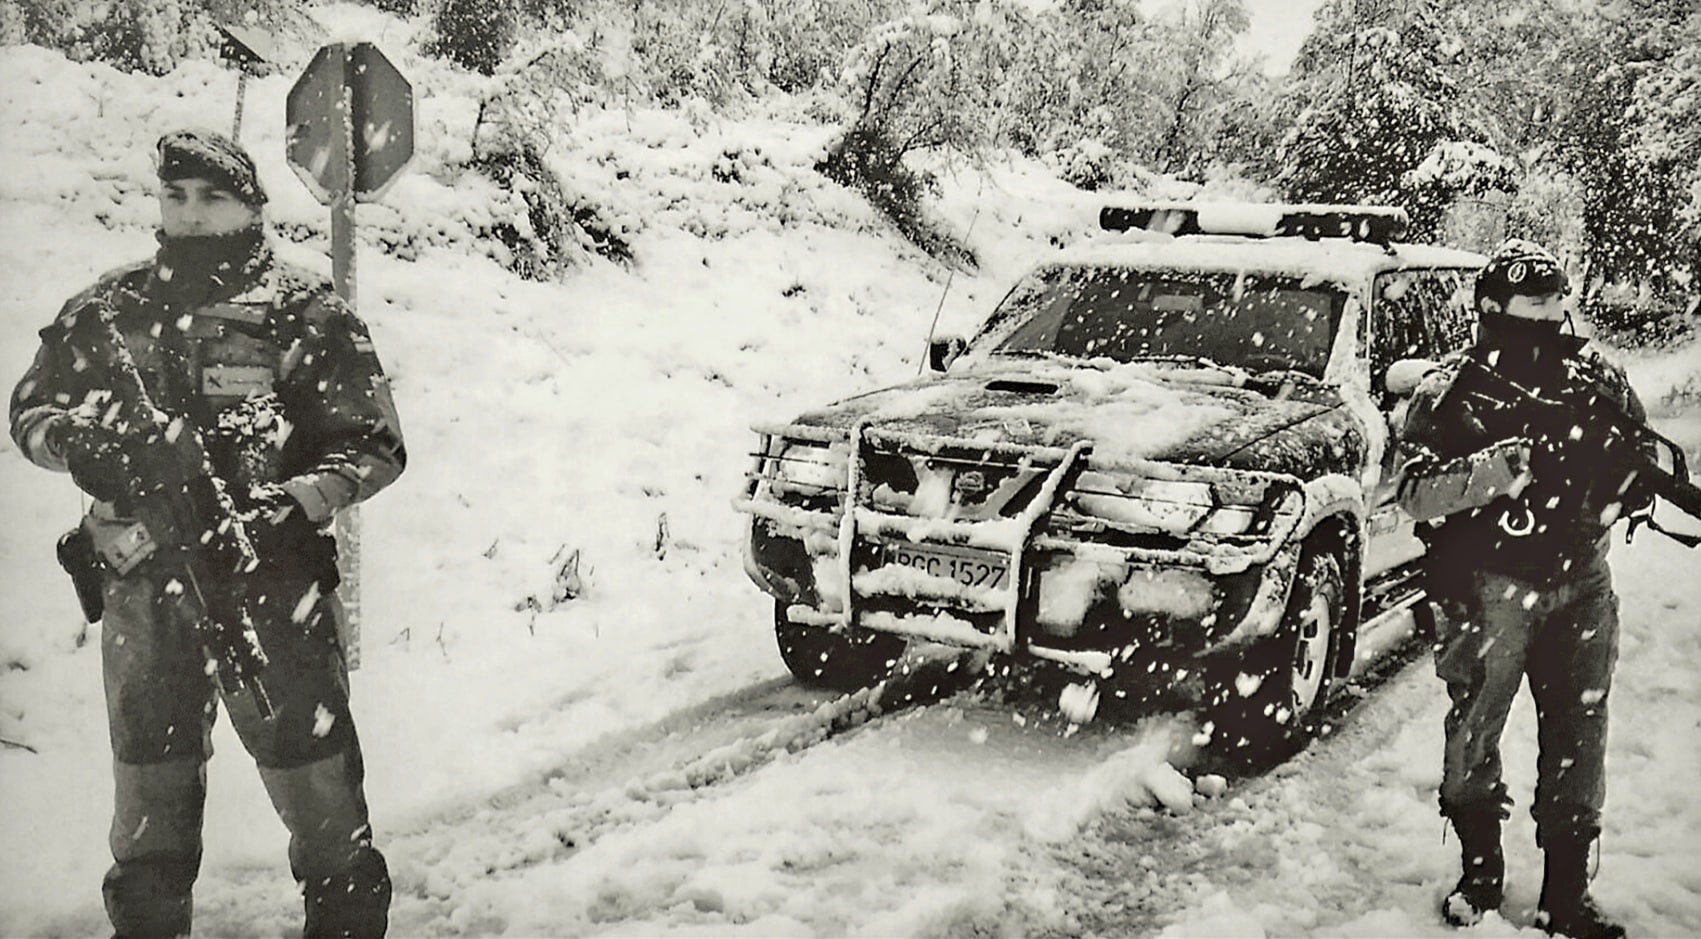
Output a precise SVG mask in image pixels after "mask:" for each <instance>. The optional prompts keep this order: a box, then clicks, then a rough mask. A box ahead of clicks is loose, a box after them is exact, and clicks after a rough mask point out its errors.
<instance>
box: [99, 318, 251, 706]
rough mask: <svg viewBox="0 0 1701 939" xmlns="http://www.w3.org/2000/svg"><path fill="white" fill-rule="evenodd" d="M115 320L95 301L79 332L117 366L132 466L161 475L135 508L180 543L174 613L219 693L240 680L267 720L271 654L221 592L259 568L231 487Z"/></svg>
mask: <svg viewBox="0 0 1701 939" xmlns="http://www.w3.org/2000/svg"><path fill="white" fill-rule="evenodd" d="M116 315H117V314H116V311H115V310H114V309H113V308H112V307H111V306H110V305H108V304H105V303H92V304H90V305H89V306H86V307H84V308H83V309H81V310H79V311H77V314H76V317H77V319H76V323H75V324H74V327H73V328H78V327H80V328H81V329H82V330H83V331H84V335H85V336H86V337H87V340H88V344H89V347H90V348H89V349H88V350H86V351H88V352H89V353H90V354H91V356H92V357H93V359H94V360H95V361H98V362H103V363H105V364H106V365H107V366H109V374H110V375H111V376H112V388H111V391H112V395H113V405H114V408H113V412H112V418H113V419H112V421H111V423H112V425H113V426H114V427H115V428H116V429H117V431H118V432H119V434H120V437H121V438H122V439H123V440H124V442H125V446H126V447H127V448H131V449H133V451H134V452H138V453H143V454H146V458H145V459H141V460H136V461H134V462H135V463H137V464H139V465H141V466H142V467H144V469H145V470H146V471H147V472H148V473H149V474H150V475H151V476H153V477H154V478H145V479H144V478H138V479H134V480H132V492H131V494H130V497H129V502H130V503H131V505H130V506H129V508H132V509H134V510H135V514H136V515H137V516H138V517H141V518H143V519H145V520H152V522H153V524H162V523H163V525H164V526H169V527H170V528H172V529H174V530H175V532H176V534H177V535H178V536H179V537H178V540H179V541H180V542H181V543H182V550H180V551H177V552H174V555H175V557H173V558H172V559H171V563H174V564H177V565H178V566H177V568H176V570H174V571H172V575H173V576H171V577H170V578H169V579H168V580H167V582H166V589H165V593H166V596H167V598H168V599H169V600H170V601H171V602H170V603H169V604H168V608H169V609H170V610H171V611H172V615H173V616H176V617H178V619H179V621H180V622H183V623H185V624H187V625H188V626H189V627H190V628H191V629H192V630H193V632H194V633H195V635H196V636H197V638H198V639H199V640H200V643H201V647H202V650H203V651H204V653H205V654H206V656H207V658H208V660H209V662H210V663H211V665H212V668H211V671H212V672H213V674H214V677H215V678H216V680H217V681H218V682H219V685H220V687H221V688H225V689H226V690H229V687H228V685H227V684H226V682H234V683H235V684H236V686H237V687H239V688H241V689H242V690H245V691H247V692H248V693H250V694H251V695H252V696H253V698H254V703H255V705H256V707H257V708H258V710H259V712H260V715H261V717H263V718H267V719H269V718H270V717H271V716H272V705H271V700H270V698H269V697H268V695H267V694H266V688H265V685H264V683H263V682H262V681H261V677H260V676H261V673H262V672H263V671H264V670H265V668H266V665H267V660H266V653H265V650H264V649H262V648H261V646H260V639H259V635H258V633H257V632H256V631H255V629H254V623H253V620H252V618H251V617H250V616H249V614H248V609H247V607H246V605H245V604H244V603H243V602H242V599H241V594H240V592H239V591H235V590H232V589H229V588H228V587H221V586H220V585H219V584H218V580H219V578H220V577H242V576H246V575H247V574H250V573H252V572H253V571H254V570H255V568H256V567H258V565H259V558H258V556H257V555H256V554H255V553H254V545H253V542H252V541H250V540H249V538H248V532H247V529H246V528H245V527H244V525H243V521H242V516H241V515H240V514H239V513H238V512H237V509H236V505H235V503H234V502H233V501H232V500H231V497H230V493H229V492H228V491H227V490H226V489H225V485H224V482H223V481H222V480H220V479H219V478H218V477H217V476H216V475H215V474H214V472H213V468H212V464H211V462H209V460H208V459H207V453H206V449H205V447H204V445H203V441H202V437H201V432H200V430H199V429H198V428H197V427H196V426H195V425H194V423H193V422H192V421H190V420H188V419H187V418H184V417H174V416H172V415H170V414H167V413H166V412H164V411H162V410H160V409H159V408H158V407H157V406H156V405H155V403H154V401H153V399H152V397H151V396H150V395H149V393H148V389H147V385H146V384H145V383H144V382H143V381H142V374H141V371H140V370H139V369H138V368H137V367H136V360H135V358H134V357H133V356H132V355H131V354H130V349H129V347H128V346H127V345H125V342H124V334H123V333H122V332H120V331H119V329H118V324H117V321H116ZM85 320H86V321H87V323H86V325H85ZM179 559H180V560H179Z"/></svg>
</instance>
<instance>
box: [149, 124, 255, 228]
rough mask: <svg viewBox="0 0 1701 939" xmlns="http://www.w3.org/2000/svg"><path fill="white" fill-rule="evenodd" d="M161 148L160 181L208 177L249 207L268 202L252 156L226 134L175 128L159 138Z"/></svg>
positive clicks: (159, 148)
mask: <svg viewBox="0 0 1701 939" xmlns="http://www.w3.org/2000/svg"><path fill="white" fill-rule="evenodd" d="M158 151H159V178H160V181H161V182H170V181H172V180H177V179H191V178H194V179H205V180H207V181H209V182H211V183H213V184H214V185H217V186H218V187H219V188H221V189H226V190H229V191H230V192H232V193H234V194H235V195H236V196H237V198H239V199H241V200H242V201H243V203H244V204H246V205H248V206H249V207H250V208H255V209H258V208H259V207H260V206H262V205H265V204H266V190H265V189H264V188H263V187H262V186H261V185H260V174H259V173H258V172H256V171H255V169H254V159H253V157H250V156H249V155H248V151H246V150H244V149H242V145H241V144H238V143H237V142H236V141H234V140H231V139H230V138H229V137H226V136H224V135H223V134H220V133H217V132H216V131H211V130H201V129H196V128H191V129H186V130H174V131H172V132H171V133H169V134H166V135H165V136H163V137H161V138H160V139H159V144H158Z"/></svg>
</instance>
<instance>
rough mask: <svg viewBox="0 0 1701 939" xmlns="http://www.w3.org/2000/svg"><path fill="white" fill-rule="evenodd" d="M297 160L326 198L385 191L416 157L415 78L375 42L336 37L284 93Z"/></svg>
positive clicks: (362, 197)
mask: <svg viewBox="0 0 1701 939" xmlns="http://www.w3.org/2000/svg"><path fill="white" fill-rule="evenodd" d="M284 117H285V120H286V121H288V123H289V140H288V143H287V144H286V153H287V156H288V158H289V165H290V168H291V169H293V170H295V175H297V176H299V177H301V181H302V182H303V183H305V184H306V185H307V188H308V189H309V190H311V191H312V192H313V195H314V197H315V198H317V199H318V200H319V201H320V202H322V203H325V204H326V205H330V204H331V203H333V202H335V201H336V200H337V199H338V198H340V197H341V196H343V195H344V194H345V193H346V194H350V195H352V196H353V197H354V198H355V199H356V200H357V201H360V202H371V201H373V200H375V199H377V198H378V197H379V196H381V195H382V194H383V192H384V189H385V187H387V186H388V185H389V184H390V182H391V181H393V180H394V179H395V178H396V176H397V175H399V174H400V172H401V170H402V167H404V166H406V165H407V163H408V161H409V160H411V159H412V158H413V86H412V85H409V84H408V80H407V79H406V78H403V77H402V73H400V72H398V71H396V67H395V66H394V65H391V64H390V60H389V59H387V58H385V57H384V53H382V52H380V51H378V47H377V46H374V45H373V44H372V43H369V42H357V43H354V44H353V45H348V44H345V43H340V42H334V43H331V44H330V45H328V46H325V47H323V48H321V49H320V50H319V51H318V53H317V54H315V55H314V56H313V61H311V62H309V63H307V68H306V69H305V70H303V71H302V73H301V77H300V78H299V79H297V80H296V82H295V86H294V87H292V88H290V90H289V97H288V99H286V101H285V107H284Z"/></svg>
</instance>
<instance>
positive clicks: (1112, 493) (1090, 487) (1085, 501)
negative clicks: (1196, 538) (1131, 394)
mask: <svg viewBox="0 0 1701 939" xmlns="http://www.w3.org/2000/svg"><path fill="white" fill-rule="evenodd" d="M1074 503H1075V507H1076V509H1077V510H1079V511H1080V512H1081V513H1083V514H1085V515H1090V516H1092V517H1094V518H1098V519H1103V520H1104V521H1107V522H1113V523H1117V524H1121V525H1131V526H1134V527H1137V528H1149V529H1156V530H1158V531H1165V532H1171V533H1174V534H1183V533H1186V532H1190V531H1195V530H1198V531H1204V532H1209V533H1211V534H1214V535H1243V534H1245V533H1246V532H1247V531H1249V530H1251V528H1252V526H1253V524H1254V523H1255V521H1256V520H1257V510H1258V506H1256V505H1244V504H1223V502H1222V501H1221V500H1220V499H1219V498H1217V496H1216V495H1215V494H1213V493H1212V491H1211V485H1210V484H1209V483H1204V482H1197V481H1192V480H1180V479H1150V478H1143V477H1137V478H1132V479H1129V478H1119V477H1116V476H1113V475H1111V474H1109V473H1100V472H1096V471H1093V470H1088V471H1086V472H1084V473H1082V474H1081V477H1080V480H1079V481H1078V482H1076V484H1075V492H1074Z"/></svg>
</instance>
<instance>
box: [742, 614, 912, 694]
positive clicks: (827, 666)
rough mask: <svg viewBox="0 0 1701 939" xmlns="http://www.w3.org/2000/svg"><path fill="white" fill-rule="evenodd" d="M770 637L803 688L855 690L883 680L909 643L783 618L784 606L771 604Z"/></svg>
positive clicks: (891, 637)
mask: <svg viewBox="0 0 1701 939" xmlns="http://www.w3.org/2000/svg"><path fill="white" fill-rule="evenodd" d="M774 637H775V638H776V639H777V640H778V641H779V645H780V658H782V659H784V660H785V663H786V668H789V669H791V673H792V675H794V676H796V678H797V680H798V681H800V682H803V683H804V684H806V685H811V686H813V687H817V688H827V689H831V690H833V691H856V690H858V689H861V688H867V687H869V686H871V685H874V684H877V683H879V682H881V681H883V680H884V679H885V678H886V676H887V675H889V674H891V672H892V667H893V666H894V665H896V664H897V662H898V659H899V658H900V657H902V656H903V654H904V648H905V647H906V646H907V645H908V644H909V643H908V641H907V640H905V639H904V638H903V637H902V636H894V635H891V634H890V633H879V632H872V631H870V630H866V629H855V630H851V631H849V632H834V631H833V630H832V629H830V628H828V627H826V626H810V625H804V624H801V623H793V622H792V621H790V620H788V619H786V604H785V603H784V602H779V601H777V602H775V604H774Z"/></svg>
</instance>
